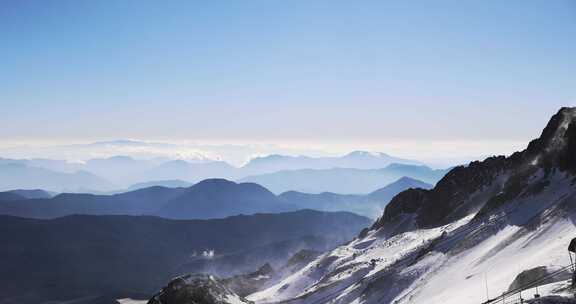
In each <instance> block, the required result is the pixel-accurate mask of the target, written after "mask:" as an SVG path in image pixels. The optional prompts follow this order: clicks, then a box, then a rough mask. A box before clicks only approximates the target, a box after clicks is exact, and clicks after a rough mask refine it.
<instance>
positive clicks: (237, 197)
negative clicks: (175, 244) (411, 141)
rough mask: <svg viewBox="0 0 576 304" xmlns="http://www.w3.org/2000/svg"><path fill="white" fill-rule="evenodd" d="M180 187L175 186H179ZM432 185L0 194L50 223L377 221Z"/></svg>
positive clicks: (206, 186) (222, 183) (213, 183)
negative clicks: (343, 215)
mask: <svg viewBox="0 0 576 304" xmlns="http://www.w3.org/2000/svg"><path fill="white" fill-rule="evenodd" d="M178 184H179V182H175V185H178ZM431 187H432V185H430V184H427V183H424V182H421V181H418V180H415V179H412V178H408V177H402V178H400V179H399V180H397V181H395V182H393V183H391V184H389V185H387V186H385V187H383V188H381V189H378V190H376V191H374V192H372V193H369V194H367V195H342V194H336V193H328V192H326V193H321V194H309V193H302V192H296V191H288V192H285V193H282V194H281V195H279V196H276V195H275V194H273V193H272V192H270V191H268V190H267V189H266V188H264V187H262V186H260V185H258V184H255V183H235V182H232V181H228V180H224V179H207V180H204V181H202V182H199V183H197V184H194V185H192V186H190V187H175V188H170V187H163V186H151V187H147V188H141V189H137V190H132V191H127V192H123V193H117V194H112V195H97V194H87V193H63V194H58V195H54V194H53V193H49V192H46V191H43V190H15V191H8V192H0V214H5V215H13V216H20V217H27V218H47V219H50V218H56V217H62V216H67V215H73V214H85V215H156V216H161V217H165V218H173V219H209V218H222V217H227V216H232V215H239V214H255V213H279V212H285V211H293V210H298V209H315V210H322V211H349V212H354V213H357V214H361V215H364V216H367V217H371V218H374V217H376V216H377V215H378V214H380V213H381V212H382V210H383V208H384V207H385V206H386V204H387V203H388V202H389V201H390V200H391V198H392V197H393V196H394V195H396V194H397V193H400V192H401V191H403V190H406V189H410V188H423V189H429V188H431Z"/></svg>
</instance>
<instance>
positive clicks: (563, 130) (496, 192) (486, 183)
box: [372, 108, 576, 233]
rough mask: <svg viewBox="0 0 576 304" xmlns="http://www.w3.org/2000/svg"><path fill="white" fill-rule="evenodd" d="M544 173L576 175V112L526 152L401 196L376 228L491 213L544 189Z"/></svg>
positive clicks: (458, 171)
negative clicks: (541, 175)
mask: <svg viewBox="0 0 576 304" xmlns="http://www.w3.org/2000/svg"><path fill="white" fill-rule="evenodd" d="M540 169H544V170H543V171H545V172H547V173H546V174H548V173H550V172H551V171H552V170H553V169H558V170H560V171H563V172H567V173H569V174H574V173H576V108H562V109H560V110H559V111H558V113H556V114H555V115H553V116H552V118H551V119H550V121H549V122H548V124H547V125H546V127H545V128H544V130H543V131H542V134H541V135H540V137H539V138H537V139H535V140H533V141H531V142H530V144H529V145H528V147H527V148H526V150H524V151H521V152H516V153H514V154H513V155H511V156H510V157H504V156H495V157H490V158H487V159H485V160H484V161H474V162H471V163H470V164H468V165H467V166H458V167H455V168H454V169H452V170H451V171H450V172H448V173H447V174H446V175H445V176H444V177H443V178H442V179H441V180H440V181H439V182H438V183H437V184H436V186H435V187H434V188H433V189H431V190H424V189H410V190H407V191H404V192H402V193H400V194H398V195H397V196H395V197H394V198H393V199H392V200H391V201H390V203H389V204H388V206H387V207H386V209H385V210H384V214H383V216H382V217H381V218H380V219H379V220H378V221H377V222H376V223H375V224H374V225H373V227H372V229H378V228H381V227H383V226H385V225H386V224H387V223H394V225H396V226H398V225H399V224H398V223H399V222H402V221H404V222H407V221H408V222H410V223H409V224H407V223H403V224H402V225H400V226H402V227H404V228H403V230H404V231H405V230H406V229H413V228H426V227H433V226H438V225H442V224H446V223H448V222H450V221H453V220H456V219H458V218H462V217H464V216H466V215H468V214H471V213H472V212H478V214H480V215H482V214H485V213H486V212H488V211H490V210H493V209H494V208H498V207H499V206H501V205H502V204H504V203H505V202H506V201H509V200H511V199H513V198H515V197H517V196H518V195H521V194H522V193H526V192H531V193H534V192H537V191H540V190H541V189H542V188H544V187H545V186H546V180H545V177H544V178H541V180H540V181H538V182H534V181H532V180H531V179H530V178H531V177H532V176H534V174H536V173H537V172H538V171H539V170H540ZM399 232H402V229H400V231H398V230H397V231H396V233H399Z"/></svg>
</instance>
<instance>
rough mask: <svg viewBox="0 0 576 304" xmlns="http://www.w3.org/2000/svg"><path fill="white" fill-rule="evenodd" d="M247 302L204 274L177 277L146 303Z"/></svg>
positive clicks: (225, 303)
mask: <svg viewBox="0 0 576 304" xmlns="http://www.w3.org/2000/svg"><path fill="white" fill-rule="evenodd" d="M243 303H246V304H249V303H252V302H250V301H248V300H246V299H244V298H242V297H240V296H239V295H238V294H236V293H235V292H234V291H232V289H230V288H229V287H227V286H226V285H225V284H224V283H222V282H221V280H219V279H218V278H216V277H214V276H211V275H205V274H195V275H192V274H187V275H184V276H180V277H177V278H175V279H173V280H172V281H170V283H168V286H166V287H164V288H162V290H160V292H159V293H158V294H156V295H155V296H154V297H152V299H150V300H149V301H148V304H243Z"/></svg>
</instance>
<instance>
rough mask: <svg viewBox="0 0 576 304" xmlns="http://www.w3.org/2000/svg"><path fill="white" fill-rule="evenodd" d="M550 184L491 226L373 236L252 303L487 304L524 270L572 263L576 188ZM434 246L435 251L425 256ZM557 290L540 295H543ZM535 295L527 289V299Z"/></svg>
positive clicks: (560, 180)
mask: <svg viewBox="0 0 576 304" xmlns="http://www.w3.org/2000/svg"><path fill="white" fill-rule="evenodd" d="M538 177H539V176H538V175H536V176H535V178H538ZM553 179H554V180H553V182H552V183H551V185H550V186H549V187H548V188H546V190H545V191H543V192H541V193H539V194H538V195H536V196H523V197H521V198H517V199H515V200H514V201H512V202H510V203H508V204H507V205H506V207H505V208H506V209H502V210H499V211H498V212H496V213H495V214H493V215H492V217H491V218H492V219H494V220H493V221H490V222H488V223H486V222H484V223H483V224H480V223H478V222H477V221H472V219H473V216H474V215H470V216H468V217H466V218H464V219H461V220H459V221H457V222H455V223H452V224H450V225H446V226H442V227H439V228H434V229H426V230H415V231H412V232H406V233H402V234H399V235H396V236H394V237H391V238H386V237H385V235H384V234H385V232H384V231H372V232H371V233H369V234H368V235H367V236H366V237H364V238H361V239H355V240H353V241H352V242H350V243H349V244H346V245H343V246H341V247H339V248H337V249H335V250H333V251H331V252H329V253H326V254H324V255H323V256H321V257H319V258H318V259H317V260H315V261H314V262H312V263H310V264H309V265H307V266H306V267H305V268H303V269H301V270H300V271H298V272H296V273H294V274H293V275H291V276H289V277H288V278H286V279H284V280H282V281H281V282H279V283H278V284H276V285H274V286H271V287H270V288H268V289H266V290H263V291H260V292H258V293H255V294H252V295H250V296H249V297H248V299H249V300H252V301H256V302H257V303H273V302H282V301H285V302H288V303H306V304H312V303H314V304H316V303H370V304H371V303H398V304H401V303H426V304H434V303H439V304H451V303H453V304H465V303H474V304H476V303H481V302H484V301H486V296H487V294H486V287H487V289H488V296H489V297H490V298H494V297H496V296H498V295H500V294H502V293H503V292H505V291H507V290H508V288H509V286H510V284H511V283H512V282H513V280H514V278H515V277H516V276H517V275H518V274H519V273H520V272H522V271H523V270H527V269H531V268H534V267H537V266H566V265H568V264H569V263H570V260H569V257H568V253H567V250H566V249H567V246H568V243H569V242H570V240H571V239H572V238H573V237H576V227H575V226H574V223H573V220H574V219H575V218H576V216H575V215H574V211H573V209H572V210H570V208H566V205H567V204H568V205H570V203H571V204H572V205H574V204H576V200H575V196H574V195H573V193H574V192H575V191H574V186H573V185H572V184H571V180H570V179H568V178H565V177H564V175H562V174H558V175H556V176H554V177H553ZM572 208H574V207H573V206H572ZM565 210H568V211H565ZM468 227H470V229H469V230H467V228H468ZM462 231H464V233H463V232H462ZM444 232H445V234H444V236H442V234H443V233H444ZM441 236H442V237H441ZM435 239H436V241H438V240H440V242H439V243H438V245H437V246H435V247H434V248H433V250H432V251H430V250H424V249H426V248H428V249H429V248H431V247H430V246H431V244H432V242H433V240H435ZM420 252H421V254H419V253H420ZM486 283H487V284H486ZM552 291H553V289H549V290H548V291H547V290H546V289H542V291H540V294H543V295H544V294H546V292H549V293H551V292H552ZM534 293H535V292H534V291H530V290H527V291H525V292H524V298H525V299H530V298H531V297H532V296H533V294H534Z"/></svg>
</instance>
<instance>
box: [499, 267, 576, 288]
mask: <svg viewBox="0 0 576 304" xmlns="http://www.w3.org/2000/svg"><path fill="white" fill-rule="evenodd" d="M557 270H558V269H554V268H549V267H546V266H540V267H535V268H532V269H527V270H524V271H522V272H521V273H519V274H518V275H517V276H516V278H515V279H514V281H513V282H512V284H510V287H508V290H509V291H512V290H517V289H518V288H524V289H528V288H533V287H535V286H540V285H546V284H550V283H554V282H559V281H564V280H568V279H570V278H571V277H572V274H571V272H570V271H569V270H565V271H562V272H560V273H558V274H556V275H554V276H551V277H547V276H550V274H551V273H554V272H556V271H557ZM539 278H546V279H545V280H541V281H537V280H538V279H539ZM536 281H537V283H533V282H536ZM531 284H532V285H531Z"/></svg>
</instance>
